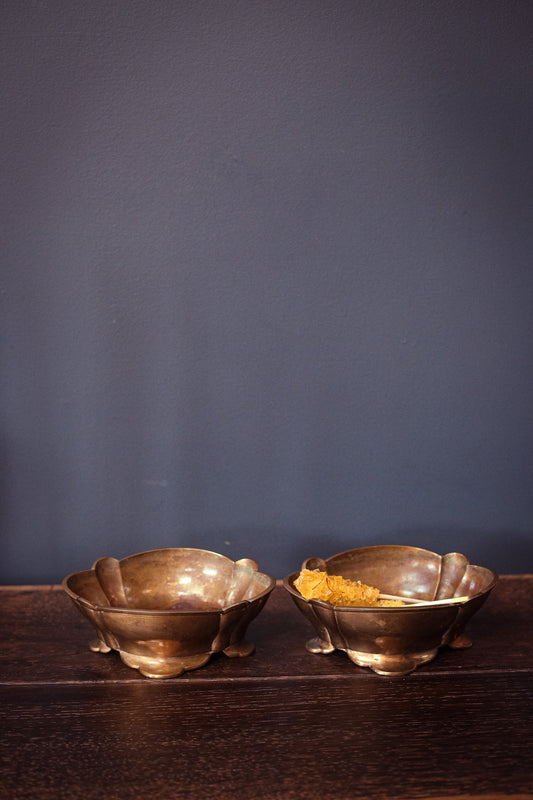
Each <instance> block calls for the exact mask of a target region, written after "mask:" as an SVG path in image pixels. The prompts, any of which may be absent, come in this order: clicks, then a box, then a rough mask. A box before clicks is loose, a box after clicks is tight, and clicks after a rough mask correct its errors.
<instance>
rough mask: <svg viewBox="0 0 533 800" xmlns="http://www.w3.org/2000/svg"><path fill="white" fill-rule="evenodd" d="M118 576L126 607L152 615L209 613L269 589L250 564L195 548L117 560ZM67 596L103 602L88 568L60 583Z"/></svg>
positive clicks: (269, 580)
mask: <svg viewBox="0 0 533 800" xmlns="http://www.w3.org/2000/svg"><path fill="white" fill-rule="evenodd" d="M119 564H120V574H121V577H122V585H123V588H124V595H125V598H126V603H127V605H126V607H127V608H130V609H136V610H148V611H149V610H157V611H185V612H186V611H215V610H220V609H225V608H227V607H229V606H232V605H234V604H236V603H241V602H244V601H249V600H252V599H254V598H255V597H258V596H260V595H261V594H263V593H264V592H266V591H268V589H269V588H271V585H272V582H273V578H271V577H270V576H269V575H265V574H263V573H260V572H258V571H257V564H256V563H255V562H254V561H252V560H251V559H241V560H240V561H232V560H231V559H229V558H227V557H226V556H222V555H219V554H218V553H213V552H211V551H208V550H198V549H195V548H166V549H162V550H151V551H147V552H144V553H138V554H136V555H132V556H128V557H127V558H123V559H122V560H121V561H120V562H119ZM66 587H67V589H68V590H70V592H72V593H73V594H74V595H77V596H78V597H81V598H82V599H84V600H86V601H88V602H89V603H91V604H92V605H95V606H101V607H107V606H109V605H110V604H109V601H108V599H107V597H106V594H105V593H104V591H103V589H102V587H101V586H100V583H99V581H98V578H97V576H96V573H95V571H94V568H93V569H91V570H85V571H83V572H77V573H74V574H73V575H70V576H69V577H68V578H67V579H66Z"/></svg>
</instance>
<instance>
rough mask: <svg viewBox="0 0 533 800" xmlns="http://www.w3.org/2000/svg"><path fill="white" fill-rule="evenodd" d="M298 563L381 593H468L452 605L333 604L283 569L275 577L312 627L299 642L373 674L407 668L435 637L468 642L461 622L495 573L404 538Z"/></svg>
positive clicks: (431, 652) (437, 642)
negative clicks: (311, 594)
mask: <svg viewBox="0 0 533 800" xmlns="http://www.w3.org/2000/svg"><path fill="white" fill-rule="evenodd" d="M302 568H305V569H320V570H324V571H326V572H328V573H329V574H330V575H341V576H342V577H343V578H349V579H351V580H360V581H361V582H362V583H366V584H369V585H370V586H376V587H377V588H379V589H380V591H382V592H384V593H386V594H391V595H400V596H404V597H408V598H418V599H420V600H443V599H446V598H453V597H461V596H463V595H467V596H468V598H469V599H468V600H467V601H465V602H464V603H458V604H456V605H452V604H450V605H446V604H443V605H440V604H439V605H438V606H427V605H424V606H418V607H417V606H416V605H405V606H401V607H390V608H387V607H385V608H375V607H368V608H340V607H336V606H333V605H331V604H329V603H327V602H323V601H321V600H305V599H304V598H303V597H302V596H301V594H300V593H299V592H298V590H297V589H296V588H295V587H294V581H295V579H296V578H297V577H298V574H299V572H293V573H292V574H291V575H288V576H287V577H286V578H285V579H284V581H283V585H284V587H285V589H286V590H287V591H288V592H289V593H290V595H291V596H292V599H293V600H294V602H295V603H296V605H297V607H298V608H299V609H300V611H301V612H302V614H304V615H305V617H307V619H308V620H309V621H310V622H311V624H312V625H313V627H314V628H315V631H316V633H317V636H316V638H314V639H311V640H310V641H309V642H307V645H306V646H307V649H308V650H309V652H311V653H331V652H332V651H333V650H335V649H337V650H343V651H344V652H345V653H346V654H347V655H348V657H349V658H350V659H351V660H352V661H353V662H354V663H355V664H358V665H359V666H363V667H370V669H372V670H374V672H376V673H377V674H379V675H405V674H407V673H409V672H412V671H413V670H415V669H416V668H417V667H418V666H420V664H424V663H425V662H427V661H431V659H433V658H435V656H436V655H437V652H438V649H439V647H441V646H443V645H450V646H451V647H455V648H461V647H468V646H469V645H470V642H469V640H468V639H467V637H466V636H465V635H464V633H463V631H464V628H465V625H466V623H467V622H468V620H469V619H470V618H471V617H472V615H473V614H475V613H476V611H478V609H479V608H480V607H481V606H482V605H483V603H484V602H485V600H486V599H487V597H488V596H489V594H490V592H491V591H492V589H493V588H494V585H495V584H496V581H497V579H498V576H497V574H496V573H495V572H493V571H492V570H490V569H487V568H485V567H478V566H475V565H473V564H470V563H469V561H468V559H467V558H466V556H464V555H462V554H461V553H448V554H446V555H444V556H440V555H437V554H436V553H432V552H430V551H429V550H423V549H421V548H419V547H408V546H405V545H375V546H371V547H360V548H357V549H355V550H347V551H346V552H344V553H339V554H337V555H335V556H332V557H331V558H328V559H326V560H325V561H324V560H323V559H320V558H309V559H307V560H306V561H305V562H304V564H303V565H302Z"/></svg>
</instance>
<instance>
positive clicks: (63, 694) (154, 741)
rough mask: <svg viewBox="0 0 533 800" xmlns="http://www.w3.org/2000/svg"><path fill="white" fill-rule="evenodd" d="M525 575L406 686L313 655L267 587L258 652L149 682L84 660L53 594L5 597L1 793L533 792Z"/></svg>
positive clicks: (73, 627) (75, 629)
mask: <svg viewBox="0 0 533 800" xmlns="http://www.w3.org/2000/svg"><path fill="white" fill-rule="evenodd" d="M532 592H533V576H527V575H521V576H503V577H501V578H500V580H499V582H498V584H497V586H496V588H495V589H494V591H493V593H492V594H491V596H490V597H489V599H488V600H487V602H486V604H485V605H484V606H483V608H482V609H481V610H480V611H479V612H478V614H477V615H476V616H475V617H474V618H473V619H472V620H471V621H470V623H469V625H468V628H467V632H468V634H469V636H470V637H471V639H472V641H473V646H472V647H471V648H470V649H468V650H452V649H449V648H442V649H441V651H440V652H439V654H438V656H437V658H436V659H435V660H434V661H432V662H430V663H428V664H426V665H424V666H423V667H420V668H419V669H418V670H417V671H416V672H414V673H412V674H410V675H407V676H404V677H401V678H384V677H379V676H377V675H375V674H374V673H373V672H371V671H370V670H367V669H363V668H360V667H357V666H355V665H354V664H353V663H352V662H351V661H350V660H349V659H348V657H347V656H346V655H345V654H344V653H341V652H335V653H332V654H330V655H312V654H310V653H308V652H307V651H306V650H305V642H306V640H307V639H308V638H310V636H311V635H313V631H312V629H311V628H310V627H309V625H308V623H307V622H306V620H305V619H304V618H303V617H302V616H301V615H300V614H299V612H298V610H297V609H296V607H295V606H294V604H293V603H292V600H291V598H290V597H289V596H288V594H287V593H286V592H285V591H284V589H283V588H282V587H281V586H277V587H276V589H275V590H274V592H273V594H272V596H271V598H270V599H269V601H268V603H267V605H266V607H265V608H264V610H263V611H262V612H261V614H260V615H259V617H258V618H257V619H256V620H255V621H254V622H253V623H252V625H251V626H250V628H249V632H248V638H249V639H250V640H251V641H253V642H254V643H255V645H256V652H255V653H254V654H253V655H251V656H249V657H247V658H242V659H228V658H227V657H226V656H224V655H223V654H220V655H217V656H214V657H213V658H212V659H211V660H210V661H209V662H208V664H207V665H206V666H205V667H203V668H201V669H198V670H196V671H193V672H188V673H185V674H184V675H182V676H181V677H179V678H175V679H171V680H165V681H153V680H149V679H147V678H143V677H142V676H140V675H139V674H138V673H137V672H136V671H135V670H132V669H130V668H129V667H126V666H125V665H124V664H123V663H122V662H121V660H120V658H119V656H118V655H117V654H116V653H114V652H111V653H108V654H105V655H103V654H100V653H93V652H91V651H90V650H89V647H88V643H89V641H90V640H91V639H92V638H94V637H93V632H92V628H91V627H90V625H89V623H88V622H87V621H86V620H85V619H84V618H83V617H82V616H81V615H80V614H79V612H78V611H77V610H76V609H75V608H74V606H73V605H72V604H71V602H70V600H69V599H68V597H67V596H66V595H65V594H64V593H63V592H62V590H61V589H60V588H59V587H56V586H48V587H28V586H26V587H2V588H0V607H1V609H2V614H1V615H0V639H1V642H2V646H1V648H0V756H1V760H0V764H1V767H0V798H1V799H2V800H3V799H4V798H6V800H7V799H9V800H18V798H24V800H41V798H67V799H68V800H77V798H104V797H105V798H108V799H109V800H115V798H117V800H118V798H120V800H129V798H139V797H146V798H150V800H159V799H160V800H182V798H183V799H184V798H188V799H189V798H191V799H194V800H204V798H205V800H209V799H210V798H221V799H222V800H226V798H228V800H229V798H231V799H232V800H240V799H241V798H242V800H245V798H246V800H251V799H252V798H253V800H266V798H269V800H270V799H271V798H274V799H275V800H277V798H279V800H318V798H320V799H321V800H324V798H331V800H350V799H351V798H380V799H381V800H383V798H402V799H404V800H416V799H417V798H421V799H422V798H432V800H437V799H438V798H444V797H446V798H464V800H467V798H468V800H472V798H476V799H477V800H481V798H483V800H488V798H503V797H505V798H515V800H519V799H523V798H533V719H532V714H531V709H532V707H533V705H532V701H533V633H532V631H533V626H532V624H531V607H532V602H531V598H532Z"/></svg>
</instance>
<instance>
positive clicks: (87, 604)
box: [62, 547, 276, 678]
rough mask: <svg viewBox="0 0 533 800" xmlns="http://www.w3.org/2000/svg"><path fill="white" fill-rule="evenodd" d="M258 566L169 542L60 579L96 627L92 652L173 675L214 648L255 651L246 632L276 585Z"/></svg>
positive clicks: (154, 674) (149, 672) (155, 674)
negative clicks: (113, 652) (116, 654)
mask: <svg viewBox="0 0 533 800" xmlns="http://www.w3.org/2000/svg"><path fill="white" fill-rule="evenodd" d="M257 570H258V566H257V564H256V562H255V561H252V560H251V559H246V558H245V559H241V560H239V561H232V560H231V559H229V558H226V557H225V556H222V555H219V554H218V553H212V552H211V551H209V550H197V549H195V548H187V547H184V548H166V549H162V550H149V551H147V552H144V553H138V554H136V555H131V556H128V557H127V558H123V559H122V560H120V561H118V560H117V559H114V558H101V559H99V560H98V561H96V562H95V564H94V565H93V567H92V569H89V570H85V571H83V572H76V573H73V574H71V575H68V576H67V577H66V578H65V579H64V580H63V584H62V585H63V589H64V590H65V591H66V593H67V594H68V595H69V597H70V598H71V600H72V601H73V603H74V604H75V605H76V607H77V608H78V609H79V610H80V611H81V613H82V614H83V615H84V616H85V617H87V619H88V620H89V621H90V622H91V623H92V625H93V626H94V627H95V629H96V631H97V633H98V638H97V640H96V641H94V642H93V643H92V644H91V649H92V650H94V651H95V652H109V651H110V650H111V649H113V650H117V651H118V652H119V653H120V657H121V658H122V660H123V661H124V663H125V664H127V665H128V666H130V667H133V668H135V669H138V670H139V671H140V672H141V674H142V675H145V676H147V677H149V678H171V677H175V676H177V675H180V674H181V673H182V672H185V671H186V670H191V669H197V668H198V667H201V666H203V665H204V664H206V663H207V661H208V660H209V658H210V657H211V655H212V654H213V653H218V652H223V653H225V654H226V655H227V656H230V657H232V656H247V655H249V654H250V653H252V652H253V650H254V646H253V644H251V643H249V642H247V641H245V640H244V634H245V632H246V629H247V627H248V625H249V623H250V622H251V621H252V620H253V619H254V617H256V616H257V614H258V613H259V612H260V611H261V609H262V608H263V606H264V604H265V603H266V601H267V599H268V597H269V595H270V593H271V592H272V590H273V588H274V586H275V583H276V582H275V579H274V578H272V577H271V576H270V575H266V574H264V573H261V572H258V571H257Z"/></svg>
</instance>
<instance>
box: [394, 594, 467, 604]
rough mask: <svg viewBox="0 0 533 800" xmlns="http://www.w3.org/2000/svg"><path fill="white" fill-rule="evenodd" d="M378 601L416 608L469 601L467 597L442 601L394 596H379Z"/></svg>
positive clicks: (448, 598)
mask: <svg viewBox="0 0 533 800" xmlns="http://www.w3.org/2000/svg"><path fill="white" fill-rule="evenodd" d="M379 599H380V600H401V601H402V603H408V604H409V605H417V606H445V605H451V604H455V603H466V601H467V600H470V598H469V597H468V595H464V596H463V597H445V598H444V599H443V600H419V599H418V598H417V597H400V596H399V595H396V594H380V595H379Z"/></svg>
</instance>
